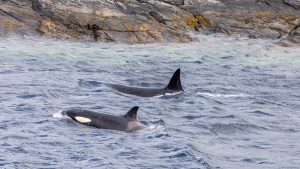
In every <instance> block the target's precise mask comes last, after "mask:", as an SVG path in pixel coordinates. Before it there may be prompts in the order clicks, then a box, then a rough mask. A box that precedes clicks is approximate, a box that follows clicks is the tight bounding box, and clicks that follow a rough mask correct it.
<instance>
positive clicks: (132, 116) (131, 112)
mask: <svg viewBox="0 0 300 169" xmlns="http://www.w3.org/2000/svg"><path fill="white" fill-rule="evenodd" d="M138 109H139V107H138V106H135V107H133V108H131V109H130V110H129V111H128V112H127V113H126V114H125V115H124V117H125V118H126V119H128V120H136V114H137V111H138Z"/></svg>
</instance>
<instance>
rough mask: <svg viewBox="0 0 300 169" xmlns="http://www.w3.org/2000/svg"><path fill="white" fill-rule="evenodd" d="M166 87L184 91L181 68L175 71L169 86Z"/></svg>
mask: <svg viewBox="0 0 300 169" xmlns="http://www.w3.org/2000/svg"><path fill="white" fill-rule="evenodd" d="M165 89H169V90H175V91H183V89H182V86H181V81H180V68H179V69H177V70H176V71H175V72H174V74H173V76H172V78H171V80H170V82H169V84H168V86H167V87H166V88H165Z"/></svg>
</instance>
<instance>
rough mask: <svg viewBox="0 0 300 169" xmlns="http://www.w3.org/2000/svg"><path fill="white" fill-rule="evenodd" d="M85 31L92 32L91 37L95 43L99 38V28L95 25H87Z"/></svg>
mask: <svg viewBox="0 0 300 169" xmlns="http://www.w3.org/2000/svg"><path fill="white" fill-rule="evenodd" d="M87 29H88V30H91V31H92V33H93V34H92V36H93V38H94V40H95V41H96V42H97V41H98V38H99V34H98V30H100V29H99V26H98V25H95V24H93V25H90V24H88V25H87Z"/></svg>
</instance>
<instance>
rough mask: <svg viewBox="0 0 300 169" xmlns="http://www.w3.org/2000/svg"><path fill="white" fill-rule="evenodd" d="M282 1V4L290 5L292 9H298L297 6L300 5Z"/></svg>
mask: <svg viewBox="0 0 300 169" xmlns="http://www.w3.org/2000/svg"><path fill="white" fill-rule="evenodd" d="M282 2H283V3H284V4H286V5H287V6H290V7H292V8H294V9H299V8H300V7H296V6H294V5H293V4H290V3H288V2H287V1H285V0H283V1H282Z"/></svg>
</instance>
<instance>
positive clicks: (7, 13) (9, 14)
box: [0, 9, 22, 22]
mask: <svg viewBox="0 0 300 169" xmlns="http://www.w3.org/2000/svg"><path fill="white" fill-rule="evenodd" d="M0 11H2V12H3V13H5V14H6V15H8V16H10V17H12V18H14V19H15V20H17V21H19V22H22V20H21V19H19V18H18V17H16V16H14V15H13V14H11V13H9V12H6V11H5V10H3V9H0Z"/></svg>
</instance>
